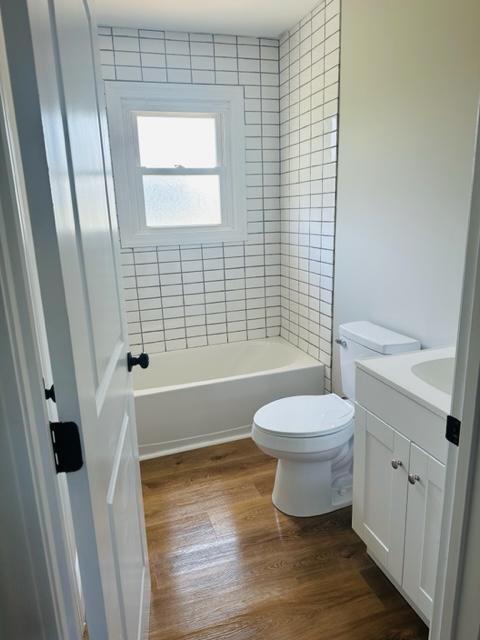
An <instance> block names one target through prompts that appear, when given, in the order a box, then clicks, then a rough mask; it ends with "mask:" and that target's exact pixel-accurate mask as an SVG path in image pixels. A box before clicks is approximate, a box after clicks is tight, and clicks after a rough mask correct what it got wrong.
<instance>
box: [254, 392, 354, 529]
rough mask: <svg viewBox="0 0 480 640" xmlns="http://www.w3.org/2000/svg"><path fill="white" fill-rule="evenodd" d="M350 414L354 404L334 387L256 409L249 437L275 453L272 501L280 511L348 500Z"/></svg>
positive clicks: (324, 507) (329, 506)
mask: <svg viewBox="0 0 480 640" xmlns="http://www.w3.org/2000/svg"><path fill="white" fill-rule="evenodd" d="M353 417H354V409H353V406H352V405H351V404H350V403H349V402H348V401H346V400H342V398H340V397H339V396H337V395H335V394H333V393H331V394H328V395H323V396H293V397H289V398H282V399H280V400H276V401H275V402H271V403H270V404H267V405H265V406H264V407H262V408H261V409H259V410H258V411H257V413H256V414H255V416H254V419H253V427H252V439H253V440H254V442H255V443H256V444H257V446H258V447H259V448H260V449H261V450H262V451H263V452H264V453H266V454H267V455H270V456H272V457H273V458H277V459H278V464H277V471H276V475H275V485H274V489H273V494H272V501H273V503H274V505H275V506H276V507H277V508H278V509H279V510H280V511H282V512H283V513H286V514H288V515H291V516H299V517H305V516H313V515H319V514H322V513H327V512H329V511H332V510H334V509H339V508H340V507H342V506H346V505H348V504H350V503H351V490H352V443H353Z"/></svg>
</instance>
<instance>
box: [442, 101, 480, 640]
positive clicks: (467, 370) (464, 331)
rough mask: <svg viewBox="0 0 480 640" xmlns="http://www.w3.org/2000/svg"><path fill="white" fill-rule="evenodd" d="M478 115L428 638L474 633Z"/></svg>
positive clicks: (479, 428) (479, 361)
mask: <svg viewBox="0 0 480 640" xmlns="http://www.w3.org/2000/svg"><path fill="white" fill-rule="evenodd" d="M479 113H480V112H479ZM479 117H480V116H479ZM479 117H477V136H476V151H475V157H474V166H473V184H472V200H471V210H470V221H469V228H468V236H467V252H466V260H465V272H464V281H463V292H462V306H461V312H460V323H459V330H458V338H457V354H456V356H457V357H456V365H455V379H454V388H453V396H452V408H451V413H452V415H453V416H455V417H456V418H458V419H460V420H461V422H462V428H461V435H460V446H459V447H458V448H457V447H455V446H454V445H449V448H448V457H447V466H446V479H445V501H444V509H443V517H442V534H441V538H440V556H439V564H438V573H437V582H436V589H435V600H434V607H433V618H432V625H431V631H430V640H453V639H455V640H472V639H473V638H479V637H480V610H479V608H478V585H480V565H479V563H478V558H479V557H480V127H479V124H478V123H479Z"/></svg>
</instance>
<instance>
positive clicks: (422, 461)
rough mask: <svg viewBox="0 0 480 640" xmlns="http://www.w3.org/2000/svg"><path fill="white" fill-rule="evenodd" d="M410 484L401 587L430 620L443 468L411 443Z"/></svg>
mask: <svg viewBox="0 0 480 640" xmlns="http://www.w3.org/2000/svg"><path fill="white" fill-rule="evenodd" d="M415 476H418V478H416V477H415ZM410 481H411V482H413V483H414V484H411V483H409V484H408V501H407V529H406V536H405V566H404V573H403V588H404V589H405V592H406V593H407V594H408V595H409V596H410V598H411V599H412V600H413V602H414V603H415V604H416V605H417V606H418V607H419V609H420V610H421V611H422V612H423V613H424V615H425V616H426V617H427V619H428V620H430V618H431V615H432V599H433V594H434V589H435V578H436V574H437V563H438V549H439V543H440V528H441V519H442V508H443V490H444V484H445V466H444V465H443V464H442V463H441V462H438V460H436V459H435V458H432V456H430V455H428V453H425V451H423V449H420V448H419V447H417V446H416V445H414V444H412V445H411V450H410Z"/></svg>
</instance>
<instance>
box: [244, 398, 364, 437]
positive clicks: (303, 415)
mask: <svg viewBox="0 0 480 640" xmlns="http://www.w3.org/2000/svg"><path fill="white" fill-rule="evenodd" d="M353 415H354V409H353V407H352V406H351V405H350V404H349V403H348V402H346V401H345V400H342V398H340V397H339V396H337V395H336V394H334V393H330V394H328V395H325V396H292V397H290V398H282V399H281V400H275V402H270V404H267V405H265V406H264V407H262V408H261V409H259V410H258V411H257V413H256V414H255V416H254V418H253V422H254V425H255V426H256V427H257V428H259V429H262V430H263V431H268V433H271V434H275V435H279V436H284V437H285V436H286V437H291V438H298V437H310V436H320V435H328V434H330V433H335V432H336V431H340V430H341V429H343V427H345V425H347V424H348V423H349V422H350V421H351V420H352V419H353Z"/></svg>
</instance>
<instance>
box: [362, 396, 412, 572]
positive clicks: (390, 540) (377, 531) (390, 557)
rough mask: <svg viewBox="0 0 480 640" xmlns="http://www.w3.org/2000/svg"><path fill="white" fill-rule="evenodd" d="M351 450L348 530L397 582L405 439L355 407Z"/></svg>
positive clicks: (400, 566)
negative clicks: (352, 476)
mask: <svg viewBox="0 0 480 640" xmlns="http://www.w3.org/2000/svg"><path fill="white" fill-rule="evenodd" d="M354 447H355V450H354V473H355V479H354V499H353V528H354V529H355V531H356V532H357V533H358V535H359V536H360V537H361V538H362V540H363V541H364V542H365V543H366V545H367V548H368V550H369V551H370V552H371V553H372V555H373V556H374V558H375V559H376V560H377V561H378V562H380V563H381V564H382V565H383V566H384V567H385V568H386V569H387V570H388V572H389V573H390V575H391V576H392V577H393V578H394V579H395V580H396V581H397V582H398V583H399V584H401V582H402V572H403V546H404V536H405V511H406V503H407V486H408V482H407V471H408V463H409V441H408V440H407V439H406V438H404V437H403V436H402V435H400V434H399V433H398V432H397V431H395V429H392V428H391V427H389V426H388V425H387V424H385V423H384V422H382V421H381V420H379V419H378V418H377V417H375V416H374V415H373V414H371V413H369V412H368V411H366V410H365V409H364V408H363V407H360V406H358V405H357V409H356V412H355V440H354Z"/></svg>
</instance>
